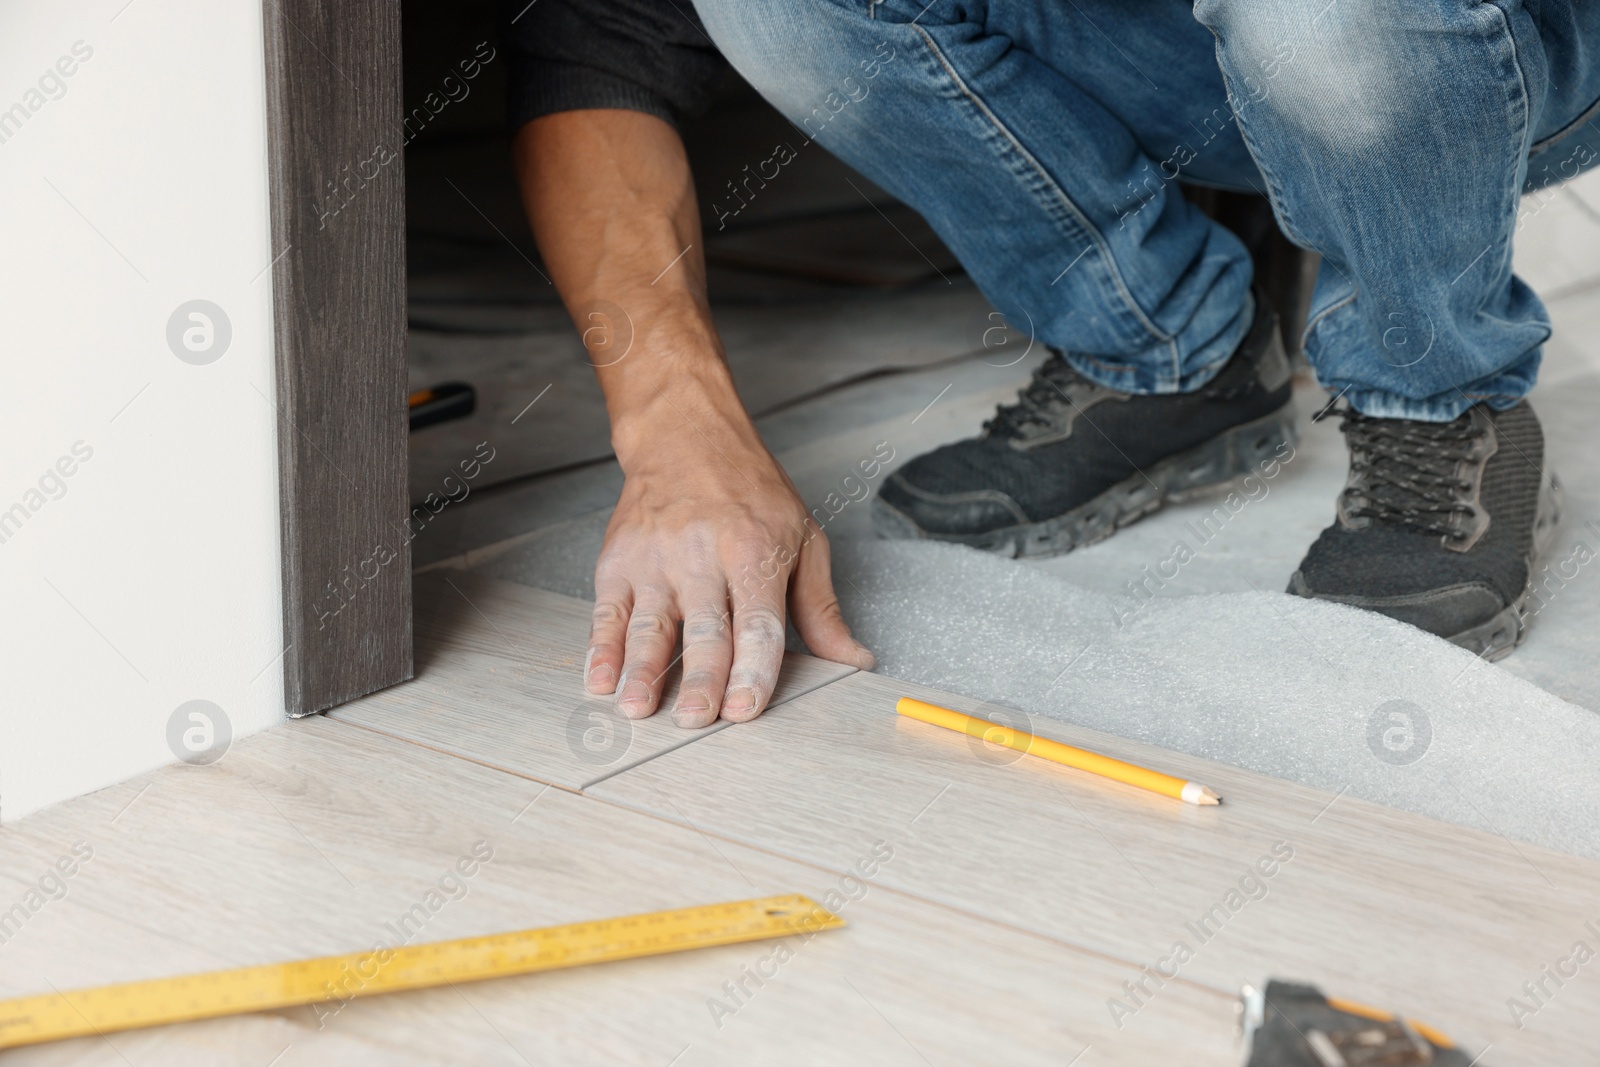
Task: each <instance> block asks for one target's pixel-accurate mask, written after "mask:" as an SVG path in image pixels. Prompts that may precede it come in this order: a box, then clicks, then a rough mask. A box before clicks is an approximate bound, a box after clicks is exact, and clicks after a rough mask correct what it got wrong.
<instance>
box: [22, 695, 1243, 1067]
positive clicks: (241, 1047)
mask: <svg viewBox="0 0 1600 1067" xmlns="http://www.w3.org/2000/svg"><path fill="white" fill-rule="evenodd" d="M903 840H904V839H903V837H902V836H901V835H899V834H898V833H897V834H896V836H895V837H893V838H890V839H886V840H885V841H884V842H882V843H880V844H878V845H877V846H876V850H877V853H876V855H877V862H876V863H874V862H872V860H873V855H874V853H873V849H872V848H870V847H869V849H867V850H865V851H864V852H863V853H862V854H861V855H859V856H851V857H850V858H849V862H848V863H847V864H845V865H842V866H840V867H838V868H824V867H816V866H807V865H803V864H799V863H795V862H793V861H790V860H786V859H783V858H781V857H776V856H773V855H771V854H769V853H766V852H763V851H759V850H755V849H750V848H746V847H743V846H740V845H737V844H734V843H731V842H727V841H718V840H716V839H714V838H712V837H710V836H707V835H705V834H701V833H699V832H697V831H695V830H693V829H689V828H687V827H683V826H678V825H674V824H672V823H669V822H665V821H662V820H659V819H656V818H653V817H650V816H647V815H643V814H640V813H637V812H633V811H629V810H627V809H626V808H623V807H620V806H618V805H614V804H609V803H606V802H604V801H600V800H596V799H593V798H590V797H585V796H580V795H575V794H571V793H567V792H564V791H561V790H558V789H553V788H549V787H541V786H539V785H538V784H536V783H533V782H529V781H526V780H523V779H520V778H516V777H514V776H511V775H507V774H504V773H502V772H498V771H494V770H492V769H489V768H485V767H481V766H478V765H476V764H473V763H470V762H467V761H463V760H459V759H455V758H452V757H449V756H445V755H442V754H440V753H436V752H432V751H429V750H427V749H424V748H421V747H418V746H416V745H410V744H406V743H403V742H400V741H397V740H394V739H391V738H386V737H383V736H381V735H378V734H374V733H372V732H371V731H366V730H360V729H355V728H353V727H350V726H347V725H344V724H341V723H339V722H337V721H334V720H329V719H326V718H323V717H316V718H310V719H306V720H302V721H300V722H297V723H293V724H290V725H288V726H286V727H284V728H281V729H278V730H273V731H269V732H267V733H264V734H258V735H255V736H252V737H249V738H246V739H245V740H243V741H241V742H240V743H239V744H238V745H237V746H235V748H234V749H233V750H232V751H230V752H229V753H228V754H227V756H226V757H225V758H223V759H222V760H220V761H219V762H217V763H216V764H214V765H211V766H208V767H189V766H177V767H169V768H165V769H163V770H160V771H158V772H155V773H154V774H151V775H148V776H146V777H144V778H143V779H139V780H136V781H133V782H129V783H124V784H122V785H119V786H116V787H113V788H111V789H107V790H104V791H102V792H100V793H96V794H92V795H90V796H87V797H81V798H78V799H77V800H74V801H71V802H69V803H67V804H63V805H59V806H57V807H55V808H52V809H49V810H47V811H45V812H43V813H40V814H39V815H37V816H34V817H32V818H29V819H26V820H22V821H20V822H18V823H16V824H14V825H12V826H9V827H7V828H6V829H5V830H4V831H0V871H4V872H5V874H4V875H0V901H6V902H9V901H10V900H11V899H12V898H15V897H16V896H17V895H18V894H19V893H21V892H23V891H24V886H25V885H27V884H30V883H35V882H36V881H37V879H38V878H39V877H40V872H44V871H48V870H53V869H55V868H54V864H55V863H56V861H57V860H58V859H60V858H61V857H62V856H64V855H70V854H71V850H72V849H73V847H74V846H75V845H78V844H79V843H80V842H82V844H81V845H79V853H80V854H79V856H78V857H77V858H76V859H75V861H74V864H73V865H72V866H73V870H72V873H71V874H70V876H63V884H64V885H65V886H66V887H67V888H66V891H65V892H64V894H58V899H55V900H51V901H49V902H47V903H45V904H43V905H42V906H41V907H40V908H39V909H38V910H37V911H36V912H34V913H32V914H31V915H30V916H29V918H28V920H27V921H26V922H25V923H24V924H23V925H22V927H21V928H20V929H19V930H17V931H14V932H13V933H12V935H11V936H10V937H9V938H8V940H7V942H6V943H5V944H4V945H3V946H0V960H3V962H4V966H3V967H0V996H16V995H23V994H28V993H36V992H41V991H48V990H49V989H50V988H51V987H52V986H54V987H56V988H59V989H70V988H74V987H79V986H84V985H90V984H96V983H102V982H111V981H130V980H136V979H141V978H155V977H163V976H169V975H173V974H177V973H183V972H190V971H195V970H203V969H211V968H219V967H228V966H241V965H247V964H258V963H264V962H269V961H275V960H285V959H292V958H299V957H305V956H312V955H321V954H329V953H334V952H344V951H351V950H355V949H360V948H364V947H368V946H372V945H374V944H376V943H377V942H378V941H380V940H383V941H386V942H387V943H389V944H394V943H395V942H396V941H399V940H409V941H410V942H412V943H416V942H422V941H431V940H438V939H444V938H453V937H463V936H470V935H473V934H481V933H485V932H493V931H500V930H510V929H520V928H524V927H530V926H542V925H547V924H555V923H567V922H574V921H579V920H584V919H593V918H604V917H611V916H617V915H625V914H632V913H637V912H643V911H652V910H658V909H663V908H668V907H682V906H686V905H690V904H697V903H711V902H716V901H723V900H734V899H744V898H748V897H753V896H758V895H767V894H770V893H778V892H801V893H806V894H809V895H811V896H813V897H814V898H815V899H818V900H827V899H828V898H829V895H830V894H833V893H837V894H839V897H840V899H841V900H842V901H843V902H842V903H840V904H839V905H838V910H839V913H840V914H841V915H842V916H843V917H844V918H845V919H846V920H847V922H848V923H849V926H848V927H847V928H845V929H842V930H836V931H829V932H827V933H825V934H820V935H817V936H815V937H814V938H813V939H811V940H809V941H808V940H805V939H803V938H800V937H796V938H791V939H789V940H787V941H785V942H771V943H753V944H746V945H732V946H725V947H721V948H714V949H706V950H702V951H697V952H691V953H684V954H678V955H673V956H663V957H656V958H651V959H640V960H631V961H624V962H619V963H612V964H605V965H601V966H595V967H589V968H580V969H575V970H570V971H557V972H550V973H546V974H542V975H529V976H525V977H521V978H513V979H503V980H499V981H495V982H488V983H479V984H470V985H464V986H459V987H454V988H441V989H435V990H426V991H417V992H412V993H405V994H397V995H391V996H386V997H375V998H371V999H359V1000H352V1001H350V1002H349V1003H348V1004H347V1005H346V1006H344V1007H342V1008H338V1010H335V1011H330V1010H329V1009H328V1008H323V1009H320V1010H319V1009H314V1008H310V1007H307V1008H293V1009H285V1010H283V1011H278V1012H271V1013H264V1014H258V1015H250V1016H242V1017H238V1018H233V1019H221V1020H210V1021H205V1022H198V1023H190V1024H183V1025H178V1026H169V1027H163V1028H159V1029H152V1030H147V1031H138V1032H129V1033H119V1034H113V1035H110V1036H109V1037H106V1038H98V1037H97V1038H84V1039H76V1040H72V1041H68V1042H62V1043H59V1044H55V1045H45V1046H35V1047H32V1048H26V1049H19V1050H15V1051H13V1052H9V1053H7V1061H6V1062H8V1063H16V1064H64V1063H71V1064H102V1063H103V1064H114V1065H124V1064H130V1063H131V1064H145V1063H149V1064H174V1063H204V1064H208V1065H214V1064H241V1065H248V1067H264V1065H267V1064H269V1063H270V1064H272V1065H273V1067H295V1065H298V1064H331V1063H340V1064H343V1063H350V1062H356V1063H402V1064H406V1063H443V1062H449V1063H472V1064H527V1063H539V1064H543V1063H552V1064H563V1065H565V1064H606V1065H611V1064H638V1065H641V1067H663V1065H666V1064H669V1063H671V1064H675V1065H677V1067H703V1065H715V1064H737V1065H741V1067H743V1065H748V1064H755V1063H759V1064H763V1065H765V1064H776V1065H788V1064H795V1065H800V1064H831V1063H850V1064H859V1063H870V1064H887V1065H894V1064H907V1065H910V1064H918V1063H923V1062H928V1063H1005V1064H1008V1065H1010V1064H1020V1065H1032V1064H1039V1065H1041V1067H1042V1065H1053V1067H1060V1065H1062V1064H1065V1063H1069V1062H1078V1063H1080V1064H1083V1065H1086V1067H1087V1065H1092V1064H1095V1063H1117V1064H1132V1065H1143V1064H1150V1065H1156V1064H1161V1065H1170V1064H1171V1063H1174V1062H1177V1061H1179V1060H1180V1059H1181V1061H1182V1062H1184V1063H1185V1064H1197V1065H1217V1067H1221V1065H1224V1064H1231V1063H1233V1062H1235V1053H1234V1048H1233V1039H1232V1035H1231V1029H1232V1006H1231V1003H1230V1001H1229V999H1228V998H1226V997H1223V996H1218V995H1217V994H1215V993H1213V992H1210V991H1207V990H1204V989H1200V988H1197V987H1195V986H1193V985H1190V984H1187V983H1174V984H1172V985H1171V986H1169V988H1168V989H1167V990H1164V991H1163V992H1162V995H1161V997H1160V998H1159V999H1158V1000H1157V1001H1156V1002H1154V1003H1153V1004H1152V1005H1151V1006H1150V1007H1149V1008H1147V1009H1146V1010H1145V1011H1144V1012H1142V1013H1140V1015H1139V1016H1138V1017H1137V1018H1136V1019H1132V1020H1125V1021H1124V1024H1123V1026H1122V1027H1121V1028H1120V1029H1118V1028H1117V1027H1116V1026H1115V1025H1114V1024H1113V1022H1112V1020H1111V1018H1110V1017H1109V1015H1108V1013H1107V1010H1106V1007H1105V991H1106V989H1107V988H1108V987H1111V986H1112V985H1114V984H1115V982H1116V981H1118V980H1119V979H1120V976H1121V975H1122V974H1123V973H1124V972H1125V971H1126V970H1127V964H1122V963H1118V962H1116V961H1112V960H1108V959H1105V958H1104V957H1101V956H1098V955H1095V954H1092V953H1086V952H1082V951H1079V950H1076V949H1073V948H1070V947H1067V946H1063V945H1061V944H1058V943H1055V942H1052V941H1050V940H1048V939H1043V938H1038V937H1033V936H1029V935H1027V934H1024V933H1021V932H1019V931H1016V930H1012V929H1010V928H1007V927H1005V926H1003V925H1000V924H996V923H992V922H987V921H983V920H979V919H974V918H972V917H970V916H962V915H958V914H956V913H954V912H952V911H950V910H949V909H946V908H942V907H939V906H938V905H935V904H930V903H927V902H924V901H919V900H916V899H913V898H909V897H906V896H904V895H903V894H899V893H896V892H893V891H891V890H889V889H886V888H884V876H885V874H886V873H887V872H888V871H889V870H892V869H893V868H894V867H895V866H896V865H897V864H898V863H900V862H901V855H902V852H901V849H902V841H903ZM463 857H466V858H468V859H473V860H475V861H476V862H475V863H472V864H468V868H469V872H468V873H466V874H460V873H455V872H458V871H459V870H460V869H461V868H458V867H457V864H458V861H460V860H461V859H462V858H463ZM852 868H853V869H855V870H856V871H857V872H859V875H858V876H857V877H854V878H846V877H845V876H844V875H845V872H846V871H847V870H849V869H852ZM430 893H431V894H435V895H434V896H433V897H431V898H430V896H429V894H430ZM852 898H853V899H852ZM418 916H420V917H418ZM401 924H404V930H400V929H399V927H400V925H401ZM780 944H784V945H787V946H788V947H787V952H786V953H785V952H781V951H779V949H778V946H779V945H780ZM763 974H764V975H765V977H762V975H763ZM750 975H755V976H756V977H755V978H754V979H752V978H750V977H749V976H750ZM757 980H759V981H760V984H759V985H757V984H756V982H757ZM740 982H742V983H743V986H744V992H743V993H742V994H737V990H735V993H730V992H729V989H730V988H731V987H733V985H734V983H740ZM724 983H727V985H725V984H724ZM736 994H737V999H735V995H736ZM714 1001H721V1003H722V1006H723V1009H724V1010H723V1011H721V1012H717V1011H714V1010H713V1008H712V1006H711V1005H712V1004H713V1002H714ZM334 1007H337V1005H334ZM1085 1046H1088V1047H1089V1048H1090V1049H1091V1050H1092V1051H1090V1052H1085V1051H1084V1049H1085ZM1080 1055H1081V1057H1082V1058H1081V1059H1078V1060H1076V1061H1074V1057H1077V1056H1080Z"/></svg>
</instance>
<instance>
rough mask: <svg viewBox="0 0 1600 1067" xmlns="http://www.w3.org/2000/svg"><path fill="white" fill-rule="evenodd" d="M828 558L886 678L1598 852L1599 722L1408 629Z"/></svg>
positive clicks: (994, 573) (923, 562)
mask: <svg viewBox="0 0 1600 1067" xmlns="http://www.w3.org/2000/svg"><path fill="white" fill-rule="evenodd" d="M834 570H835V574H836V575H837V576H838V578H839V582H838V585H839V590H840V596H841V599H842V600H843V602H844V606H845V613H846V615H847V616H848V617H849V618H850V620H851V622H852V625H853V627H854V629H855V632H856V634H857V636H858V637H860V638H861V639H862V640H863V641H864V642H865V643H866V644H867V645H868V646H869V647H870V648H872V649H873V651H874V652H875V653H876V654H877V656H878V662H879V667H878V669H879V671H880V672H881V673H884V674H888V675H891V676H893V677H899V678H907V679H913V680H915V681H918V682H921V683H923V684H927V685H932V686H935V687H937V688H940V689H945V690H947V691H950V692H955V693H961V694H964V695H966V696H971V697H976V698H979V699H983V700H986V701H989V702H991V703H992V704H994V705H996V706H998V707H1005V708H1014V709H1021V710H1025V711H1029V712H1036V713H1039V714H1043V715H1048V716H1050V717H1052V718H1056V719H1061V720H1064V721H1068V722H1073V723H1078V724H1080V725H1083V726H1088V727H1092V728H1094V729H1097V730H1103V731H1106V732H1108V733H1113V734H1118V735H1121V736H1124V737H1131V738H1136V739H1138V740H1141V741H1147V742H1149V743H1151V744H1155V745H1160V746H1162V747H1165V748H1170V749H1176V750H1178V751H1180V752H1188V753H1191V754H1193V755H1196V756H1203V757H1205V758H1207V759H1213V760H1217V761H1219V762H1223V763H1229V764H1233V765H1235V766H1239V767H1246V768H1249V769H1251V770H1255V771H1260V772H1261V773H1263V774H1269V775H1273V776H1276V777H1279V778H1287V779H1290V780H1293V781H1298V782H1304V783H1305V784H1307V785H1311V786H1316V787H1318V788H1321V789H1325V790H1328V791H1329V792H1330V793H1338V792H1341V791H1344V792H1346V794H1347V795H1349V796H1356V797H1361V798H1364V799H1367V800H1373V801H1377V802H1379V803H1382V804H1388V805H1390V806H1393V807H1397V808H1404V809H1406V810H1409V811H1414V812H1418V813H1420V814H1423V815H1429V816H1433V817H1435V818H1439V819H1445V820H1448V821H1450V822H1455V823H1461V824H1464V825H1467V826H1474V827H1477V828H1479V829H1482V830H1486V831H1488V832H1491V833H1497V834H1502V835H1505V836H1508V837H1511V838H1515V839H1518V840H1522V841H1531V842H1534V843H1537V844H1542V845H1547V846H1549V847H1551V848H1556V849H1560V850H1562V851H1566V852H1572V853H1576V854H1579V855H1585V856H1590V857H1594V858H1600V774H1596V772H1595V757H1596V753H1600V715H1596V714H1595V713H1593V712H1591V711H1588V710H1586V709H1584V708H1580V707H1578V706H1576V705H1573V704H1569V703H1567V702H1565V701H1563V700H1560V699H1558V698H1556V697H1554V696H1551V695H1550V694H1548V693H1546V692H1544V691H1543V690H1541V689H1539V688H1537V687H1536V686H1533V685H1530V684H1529V683H1527V682H1525V681H1523V680H1521V679H1520V678H1517V677H1515V676H1513V675H1511V674H1509V673H1507V672H1506V671H1503V670H1500V669H1499V668H1497V667H1495V666H1493V665H1491V664H1487V663H1484V662H1482V661H1480V660H1478V659H1477V658H1476V657H1474V656H1473V655H1471V654H1470V653H1468V652H1466V651H1464V650H1462V649H1460V648H1457V647H1455V646H1454V645H1451V644H1449V643H1448V642H1446V641H1443V640H1440V639H1438V638H1435V637H1432V636H1430V635H1428V634H1425V633H1423V632H1421V631H1420V630H1416V629H1413V628H1411V627H1409V626H1405V625H1402V624H1400V623H1396V622H1393V621H1391V620H1389V619H1386V618H1384V617H1382V616H1379V615H1375V614H1372V613H1370V612H1364V611H1360V610H1357V609H1354V608H1349V607H1345V606H1343V605H1338V604H1328V603H1323V602H1317V601H1308V600H1302V599H1300V598H1297V597H1289V596H1286V595H1284V594H1282V593H1277V592H1260V593H1257V592H1245V593H1220V594H1210V595H1198V596H1185V597H1171V598H1156V599H1152V600H1150V601H1149V602H1148V603H1146V604H1145V606H1144V607H1143V608H1142V609H1141V610H1139V611H1138V612H1137V614H1135V615H1133V617H1132V618H1127V619H1126V621H1125V622H1124V624H1123V625H1121V626H1118V624H1117V621H1116V620H1117V618H1118V615H1119V607H1120V608H1121V609H1122V611H1121V613H1122V614H1123V615H1124V617H1125V606H1119V605H1117V604H1116V603H1115V602H1114V598H1112V597H1108V596H1105V595H1103V594H1100V593H1095V592H1090V591H1089V590H1086V589H1082V588H1080V587H1078V586H1075V585H1072V584H1071V583H1069V582H1066V581H1064V580H1062V579H1059V578H1056V577H1054V576H1051V575H1048V574H1044V573H1041V572H1040V570H1039V569H1037V568H1035V567H1030V566H1026V565H1021V564H1018V563H1015V562H1013V561H1009V560H1004V559H999V558H996V557H993V556H989V555H985V554H983V553H979V552H973V551H969V550H965V549H961V548H957V547H952V546H947V545H939V544H932V543H926V542H875V541H850V542H844V543H841V544H839V545H836V546H835V554H834ZM1397 714H1398V715H1402V716H1404V717H1405V718H1403V719H1397V718H1395V717H1394V716H1395V715H1397ZM1406 760H1410V762H1404V761H1406Z"/></svg>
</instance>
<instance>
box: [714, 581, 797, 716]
mask: <svg viewBox="0 0 1600 1067" xmlns="http://www.w3.org/2000/svg"><path fill="white" fill-rule="evenodd" d="M783 637H784V628H783V588H782V586H774V588H771V589H763V590H761V591H760V592H758V593H756V594H754V595H748V596H739V595H738V594H735V596H734V606H733V669H732V670H731V671H730V672H729V673H728V693H727V695H726V696H725V697H723V700H722V717H723V718H724V719H729V720H731V721H733V722H748V721H749V720H751V719H753V718H755V717H756V716H757V715H760V714H761V712H762V709H764V708H765V707H766V706H767V701H768V700H771V699H772V690H773V689H774V688H775V687H776V686H777V684H778V671H779V669H780V668H782V666H783Z"/></svg>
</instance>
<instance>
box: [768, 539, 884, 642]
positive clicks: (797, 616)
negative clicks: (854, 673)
mask: <svg viewBox="0 0 1600 1067" xmlns="http://www.w3.org/2000/svg"><path fill="white" fill-rule="evenodd" d="M789 609H790V611H791V612H792V613H793V615H794V628H795V629H796V630H798V631H799V632H800V638H801V640H803V641H805V643H806V647H807V648H809V649H810V650H811V652H812V654H813V655H816V656H820V657H822V658H823V659H831V660H833V661H834V662H835V663H848V664H849V665H850V666H852V667H857V668H859V669H861V670H864V671H870V670H871V669H872V668H873V667H875V666H876V665H877V662H878V661H877V660H876V659H875V658H873V655H872V653H871V652H868V651H867V649H866V646H865V645H863V644H861V643H860V642H859V641H857V640H856V639H855V638H853V637H851V636H850V627H848V626H846V625H845V624H844V615H843V613H841V612H840V610H839V598H838V597H837V596H835V595H834V592H833V568H832V561H831V556H830V554H829V551H828V538H827V537H826V536H825V535H823V534H821V533H818V534H817V535H816V536H815V537H813V538H812V539H811V540H810V541H807V542H806V544H805V545H804V547H802V548H801V549H800V561H799V562H798V563H797V564H796V565H795V568H794V577H793V579H791V581H790V594H789Z"/></svg>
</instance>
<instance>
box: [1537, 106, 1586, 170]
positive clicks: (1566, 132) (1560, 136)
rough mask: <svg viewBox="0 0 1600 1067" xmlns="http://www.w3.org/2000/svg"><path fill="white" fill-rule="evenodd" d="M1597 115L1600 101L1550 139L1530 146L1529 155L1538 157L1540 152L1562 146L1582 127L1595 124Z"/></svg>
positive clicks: (1547, 138)
mask: <svg viewBox="0 0 1600 1067" xmlns="http://www.w3.org/2000/svg"><path fill="white" fill-rule="evenodd" d="M1596 115H1600V100H1596V101H1595V102H1594V103H1592V104H1590V105H1589V106H1588V107H1586V108H1584V110H1583V113H1582V114H1581V115H1579V116H1578V117H1577V118H1575V119H1573V120H1572V121H1571V122H1569V123H1567V124H1566V125H1565V126H1563V127H1561V128H1560V129H1559V130H1557V131H1556V132H1555V133H1552V134H1551V135H1550V136H1549V137H1546V138H1545V139H1544V140H1542V141H1536V142H1535V143H1534V144H1532V145H1530V146H1529V148H1528V155H1530V156H1534V155H1537V154H1539V153H1540V152H1543V151H1544V150H1545V149H1546V148H1550V147H1552V146H1554V145H1558V144H1560V143H1561V142H1562V141H1565V140H1566V139H1567V138H1568V137H1571V136H1572V135H1573V134H1575V133H1577V132H1578V129H1579V128H1580V127H1582V126H1588V125H1589V124H1590V123H1591V122H1593V120H1594V117H1595V116H1596Z"/></svg>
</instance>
